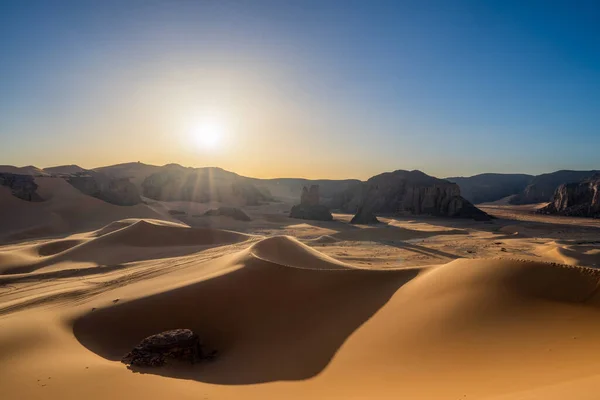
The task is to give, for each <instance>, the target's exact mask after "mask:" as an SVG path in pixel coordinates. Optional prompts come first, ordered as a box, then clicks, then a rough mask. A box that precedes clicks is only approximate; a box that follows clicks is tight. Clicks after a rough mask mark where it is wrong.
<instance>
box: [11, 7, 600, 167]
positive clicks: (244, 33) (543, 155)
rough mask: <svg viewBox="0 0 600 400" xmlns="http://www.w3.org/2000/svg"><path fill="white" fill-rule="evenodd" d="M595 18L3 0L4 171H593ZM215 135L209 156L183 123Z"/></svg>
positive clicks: (599, 81)
mask: <svg viewBox="0 0 600 400" xmlns="http://www.w3.org/2000/svg"><path fill="white" fill-rule="evenodd" d="M598 21H600V3H599V2H597V1H596V2H593V1H570V2H567V1H564V2H563V1H539V2H538V1H362V2H359V1H333V0H331V1H327V0H322V1H260V0H258V1H241V0H239V1H188V0H182V1H136V0H130V1H111V0H103V1H87V0H79V1H60V0H59V1H29V0H22V1H6V0H0V143H2V144H3V145H2V146H0V164H16V165H26V164H34V165H38V166H40V167H44V166H49V165H55V164H70V163H77V164H80V165H82V166H84V167H95V166H99V165H102V164H110V163H117V162H126V161H137V160H140V161H146V162H152V163H159V164H160V163H167V162H179V163H182V164H185V165H194V166H204V165H218V166H221V167H223V168H226V169H231V170H234V171H236V172H239V173H242V174H246V175H251V176H265V177H266V176H306V177H331V178H341V177H357V178H367V177H369V176H371V175H373V174H376V173H379V172H382V171H386V170H394V169H421V170H423V171H425V172H427V173H429V174H432V175H436V176H440V177H444V176H452V175H471V174H476V173H481V172H526V173H542V172H549V171H553V170H557V169H563V168H569V169H592V168H600V165H599V164H598V160H599V157H598V149H600V132H599V122H598V121H599V117H598V116H599V115H600V24H599V23H598ZM207 113H213V114H218V115H219V116H221V117H219V118H222V119H223V120H225V121H226V123H225V125H227V126H228V129H227V134H226V136H227V140H226V141H224V143H223V145H222V146H221V148H219V149H202V148H195V147H194V146H192V145H190V143H189V142H186V141H187V138H188V137H189V134H188V132H189V131H190V130H192V131H193V129H192V128H190V127H189V126H186V124H187V125H189V124H191V125H193V124H194V123H195V122H189V121H191V120H193V119H194V118H196V117H193V118H192V116H193V115H197V116H199V117H198V118H196V119H198V120H201V119H202V118H203V117H201V116H202V115H206V114H207Z"/></svg>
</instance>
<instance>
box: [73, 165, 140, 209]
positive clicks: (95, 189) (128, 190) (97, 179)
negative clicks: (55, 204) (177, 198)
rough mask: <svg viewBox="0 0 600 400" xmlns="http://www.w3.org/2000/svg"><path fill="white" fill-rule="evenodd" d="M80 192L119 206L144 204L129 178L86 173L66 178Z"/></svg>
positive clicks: (92, 172)
mask: <svg viewBox="0 0 600 400" xmlns="http://www.w3.org/2000/svg"><path fill="white" fill-rule="evenodd" d="M65 179H66V181H67V182H69V183H70V184H71V185H73V186H74V187H75V188H76V189H77V190H79V191H80V192H82V193H84V194H87V195H89V196H93V197H96V198H98V199H100V200H104V201H106V202H107V203H111V204H115V205H119V206H132V205H135V204H139V203H141V202H142V199H141V197H140V193H139V191H138V189H137V187H136V186H135V185H134V184H133V183H131V182H130V181H129V179H127V178H111V177H108V176H106V175H104V174H101V173H98V172H94V171H86V172H84V173H77V174H73V175H70V176H68V177H65Z"/></svg>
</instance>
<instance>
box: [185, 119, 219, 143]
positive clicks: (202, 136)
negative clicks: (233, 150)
mask: <svg viewBox="0 0 600 400" xmlns="http://www.w3.org/2000/svg"><path fill="white" fill-rule="evenodd" d="M224 136H225V127H224V126H223V124H222V123H219V122H216V121H205V122H202V123H200V124H198V125H197V126H196V127H195V128H194V129H193V132H192V139H193V141H194V143H195V144H196V146H197V147H198V148H199V149H200V150H215V149H217V148H219V147H220V146H221V145H222V143H223V138H224Z"/></svg>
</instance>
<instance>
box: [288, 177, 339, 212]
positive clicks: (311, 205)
mask: <svg viewBox="0 0 600 400" xmlns="http://www.w3.org/2000/svg"><path fill="white" fill-rule="evenodd" d="M290 217H291V218H300V219H310V220H316V221H331V220H332V219H333V216H332V215H331V212H330V211H329V208H327V206H325V205H323V204H320V194H319V185H311V186H310V188H307V187H306V186H304V187H303V188H302V195H301V196H300V204H296V205H295V206H293V207H292V210H291V211H290Z"/></svg>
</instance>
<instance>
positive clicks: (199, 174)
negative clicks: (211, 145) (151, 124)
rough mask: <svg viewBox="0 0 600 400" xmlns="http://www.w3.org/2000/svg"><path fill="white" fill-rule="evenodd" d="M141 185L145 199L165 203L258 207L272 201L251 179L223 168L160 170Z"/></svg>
mask: <svg viewBox="0 0 600 400" xmlns="http://www.w3.org/2000/svg"><path fill="white" fill-rule="evenodd" d="M157 171H158V172H155V173H153V174H152V175H150V176H148V177H147V178H146V179H145V180H144V181H143V182H142V192H143V195H144V196H146V197H148V198H151V199H154V200H162V201H194V202H198V203H209V202H221V203H228V204H240V205H243V204H245V205H258V204H261V203H263V202H266V201H271V200H273V198H272V196H271V195H270V193H268V191H265V190H259V189H258V188H257V187H256V186H255V185H254V184H253V183H252V181H251V180H250V179H249V178H245V177H242V176H240V175H238V174H235V173H233V172H229V171H225V170H224V169H221V168H185V167H182V166H180V165H177V164H169V165H165V166H164V167H160V169H159V170H157Z"/></svg>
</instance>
